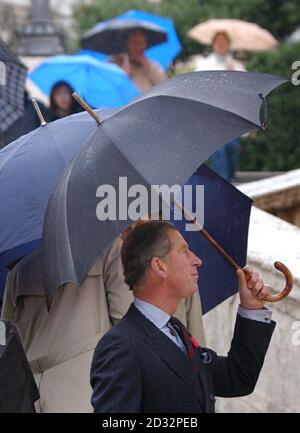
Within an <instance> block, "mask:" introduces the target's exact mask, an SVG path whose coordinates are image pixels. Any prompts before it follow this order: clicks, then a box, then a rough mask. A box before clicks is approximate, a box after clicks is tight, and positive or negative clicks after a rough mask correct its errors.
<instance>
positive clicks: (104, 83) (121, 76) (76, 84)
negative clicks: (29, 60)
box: [29, 55, 140, 108]
mask: <svg viewBox="0 0 300 433" xmlns="http://www.w3.org/2000/svg"><path fill="white" fill-rule="evenodd" d="M29 78H30V79H31V80H32V81H33V82H34V83H35V84H37V85H38V87H39V88H40V89H41V90H42V91H43V92H44V93H45V94H46V95H50V92H51V88H52V86H53V85H54V84H55V83H56V82H58V81H61V80H64V81H67V82H68V83H69V84H70V85H71V86H72V87H73V88H74V89H75V91H76V92H77V93H78V94H79V95H80V96H81V97H82V98H83V99H85V100H86V101H87V103H88V104H89V105H91V106H92V107H95V108H99V107H103V108H106V107H118V106H121V105H124V104H126V103H128V102H129V101H130V100H131V99H133V98H135V97H136V96H138V95H139V94H140V92H139V90H138V89H137V87H136V86H135V85H134V83H133V82H132V80H131V79H130V78H129V77H128V75H127V74H125V72H124V71H123V70H122V69H121V68H119V67H118V66H117V65H114V64H112V63H107V62H103V61H101V60H99V59H96V58H94V57H92V56H89V55H62V56H54V57H50V58H49V59H47V60H45V61H44V62H43V63H41V64H40V65H39V66H38V67H37V68H35V69H34V70H33V71H32V72H31V73H30V74H29Z"/></svg>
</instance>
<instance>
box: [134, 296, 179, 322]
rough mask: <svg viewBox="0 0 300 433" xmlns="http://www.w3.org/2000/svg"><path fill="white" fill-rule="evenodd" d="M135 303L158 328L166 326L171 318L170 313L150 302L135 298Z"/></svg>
mask: <svg viewBox="0 0 300 433" xmlns="http://www.w3.org/2000/svg"><path fill="white" fill-rule="evenodd" d="M134 305H135V306H136V308H137V309H138V310H139V311H140V313H142V314H143V315H144V316H145V317H146V318H147V319H149V320H150V321H151V322H152V323H154V325H155V326H157V328H159V329H161V328H164V327H165V326H166V324H167V323H168V321H169V320H170V317H171V316H170V315H169V314H168V313H166V312H165V311H163V310H161V309H160V308H158V307H156V306H155V305H153V304H150V303H149V302H146V301H142V300H141V299H138V298H134Z"/></svg>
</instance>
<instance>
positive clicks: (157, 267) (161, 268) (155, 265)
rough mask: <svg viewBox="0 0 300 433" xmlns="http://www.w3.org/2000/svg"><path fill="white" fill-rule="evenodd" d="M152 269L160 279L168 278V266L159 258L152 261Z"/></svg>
mask: <svg viewBox="0 0 300 433" xmlns="http://www.w3.org/2000/svg"><path fill="white" fill-rule="evenodd" d="M150 268H151V270H152V272H154V274H155V275H157V276H158V277H160V278H163V279H166V278H167V264H166V263H165V262H164V261H163V260H161V259H160V258H159V257H153V258H152V259H151V261H150Z"/></svg>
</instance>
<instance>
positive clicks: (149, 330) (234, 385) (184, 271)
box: [91, 221, 275, 413]
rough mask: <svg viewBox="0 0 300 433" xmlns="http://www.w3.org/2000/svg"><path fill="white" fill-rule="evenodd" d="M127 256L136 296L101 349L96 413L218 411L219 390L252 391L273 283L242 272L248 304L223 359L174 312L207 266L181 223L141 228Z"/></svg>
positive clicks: (268, 327)
mask: <svg viewBox="0 0 300 433" xmlns="http://www.w3.org/2000/svg"><path fill="white" fill-rule="evenodd" d="M121 255H122V262H123V266H124V275H125V281H126V282H127V284H128V285H129V286H130V288H131V289H132V290H133V294H134V298H135V299H134V302H133V304H132V305H131V306H130V309H129V310H128V312H127V314H126V315H125V316H124V318H123V319H122V321H121V322H120V323H119V324H118V325H116V326H115V327H114V328H113V329H111V330H110V331H109V332H108V333H107V334H106V335H104V337H103V338H102V339H101V340H100V342H99V343H98V345H97V347H96V350H95V354H94V358H93V363H92V369H91V384H92V387H93V396H92V404H93V407H94V411H95V412H101V413H118V412H119V413H120V412H122V413H138V412H149V413H158V412H164V413H170V412H194V413H199V412H214V402H215V395H217V396H222V397H238V396H244V395H247V394H250V393H252V392H253V390H254V388H255V385H256V381H257V379H258V377H259V374H260V371H261V368H262V366H263V362H264V358H265V354H266V352H267V349H268V346H269V342H270V339H271V337H272V334H273V331H274V329H275V323H274V322H272V321H271V312H270V310H266V309H264V297H265V296H266V295H267V294H268V291H269V288H268V287H267V286H265V285H264V282H263V281H262V280H261V279H260V277H259V275H258V274H257V273H255V272H253V271H252V270H250V269H249V268H247V269H244V270H241V269H239V270H238V271H237V275H238V278H239V292H240V300H241V305H240V307H239V311H238V314H237V319H236V325H235V331H234V336H233V340H232V344H231V349H230V352H229V354H228V356H227V357H221V356H218V355H217V354H216V353H215V352H214V351H212V350H210V349H206V348H203V346H202V347H201V346H199V343H198V342H197V341H196V340H195V338H194V337H193V336H191V335H190V334H189V333H188V331H187V329H186V327H185V326H184V325H183V324H182V323H181V322H180V321H179V320H177V319H176V318H174V317H173V315H174V313H175V311H176V308H177V306H178V304H179V302H180V301H181V300H182V299H185V298H186V297H188V296H191V295H192V294H193V293H195V291H197V290H198V287H197V281H198V268H199V267H200V266H201V264H202V262H201V260H200V258H198V257H197V256H196V255H195V254H193V252H192V251H190V250H189V247H188V244H187V243H186V242H185V240H184V239H183V237H182V236H181V235H180V233H179V232H178V231H177V230H176V229H175V227H174V226H173V225H172V224H170V223H168V222H166V221H151V222H147V223H146V224H143V225H138V226H137V227H135V228H134V229H133V230H132V232H131V233H130V234H129V235H128V237H127V239H126V240H125V242H124V244H123V247H122V251H121ZM244 272H245V274H244ZM246 273H247V274H246ZM246 275H247V279H246Z"/></svg>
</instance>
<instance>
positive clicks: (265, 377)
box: [200, 207, 300, 412]
mask: <svg viewBox="0 0 300 433" xmlns="http://www.w3.org/2000/svg"><path fill="white" fill-rule="evenodd" d="M276 260H280V261H282V262H283V263H285V264H286V265H287V266H288V267H289V268H290V270H291V272H292V273H293V275H294V280H295V281H294V288H293V290H292V292H291V293H290V295H289V296H288V297H287V298H285V299H284V300H283V301H281V302H278V303H273V304H268V306H269V307H271V309H272V310H273V319H274V320H275V321H276V322H277V326H276V329H275V331H274V335H273V338H272V341H271V344H270V348H269V351H268V353H267V356H266V359H265V364H264V367H263V370H262V372H261V376H260V378H259V380H258V383H257V386H256V389H255V391H254V393H253V394H252V395H250V396H247V397H242V398H235V399H223V398H218V399H217V406H216V407H217V411H219V412H299V411H300V399H299V394H300V374H299V360H300V333H299V331H298V338H296V332H297V331H296V329H300V229H299V228H297V227H295V226H293V225H291V224H289V223H287V222H285V221H282V220H280V219H279V218H277V217H275V216H273V215H270V214H268V213H266V212H264V211H262V210H260V209H257V208H256V207H253V208H252V214H251V221H250V228H249V246H248V265H249V266H252V267H253V268H254V269H257V270H258V271H259V272H260V274H261V275H262V278H263V279H264V281H265V282H266V284H268V285H270V286H271V287H272V288H274V289H275V290H276V291H281V290H282V288H283V287H284V281H283V278H282V277H281V274H280V273H278V271H276V269H275V268H274V267H273V263H274V261H276ZM200 290H201V287H200ZM238 302H239V300H238V296H234V297H232V298H230V299H229V300H227V301H225V302H224V303H223V304H221V305H219V306H218V307H217V308H215V309H214V310H213V311H211V312H209V313H208V314H206V315H205V316H204V324H205V330H206V337H207V343H208V346H210V347H212V348H213V349H215V350H217V352H218V353H220V354H226V353H227V351H228V349H229V347H230V342H231V337H232V332H233V327H234V323H235V317H236V311H237V307H238Z"/></svg>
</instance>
